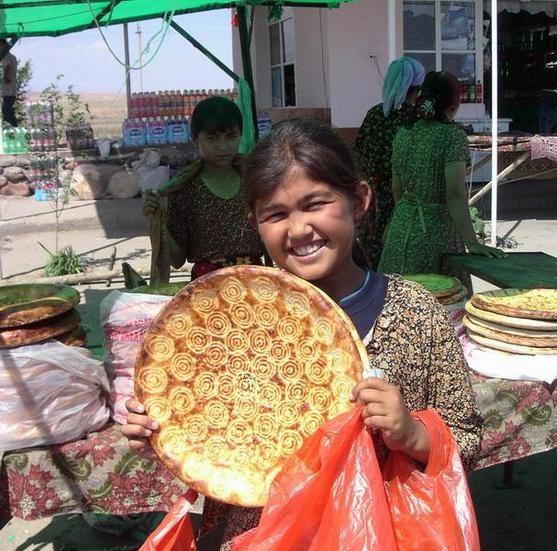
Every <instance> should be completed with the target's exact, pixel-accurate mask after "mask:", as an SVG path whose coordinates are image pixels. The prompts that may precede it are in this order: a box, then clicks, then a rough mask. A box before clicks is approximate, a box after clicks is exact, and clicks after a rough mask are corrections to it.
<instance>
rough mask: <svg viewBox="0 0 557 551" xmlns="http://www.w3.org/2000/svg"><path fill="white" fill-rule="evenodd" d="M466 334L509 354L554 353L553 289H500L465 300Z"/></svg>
mask: <svg viewBox="0 0 557 551" xmlns="http://www.w3.org/2000/svg"><path fill="white" fill-rule="evenodd" d="M465 308H466V315H465V316H464V318H463V323H464V326H465V327H466V331H467V333H468V337H469V338H470V340H471V341H473V342H474V343H475V344H476V345H477V346H478V347H480V348H481V347H486V348H489V349H495V350H501V351H503V352H509V353H512V354H529V355H540V354H546V355H548V354H551V355H552V354H557V289H500V290H497V291H487V292H485V293H477V294H475V295H473V296H472V298H471V299H470V300H469V301H468V302H467V303H466V307H465Z"/></svg>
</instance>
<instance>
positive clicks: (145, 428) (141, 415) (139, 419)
mask: <svg viewBox="0 0 557 551" xmlns="http://www.w3.org/2000/svg"><path fill="white" fill-rule="evenodd" d="M126 409H127V410H128V412H129V415H128V419H127V422H126V424H125V425H122V434H123V435H124V436H125V437H126V438H127V439H128V440H129V444H130V448H133V449H134V450H141V449H143V448H146V447H147V446H149V441H148V440H147V438H148V437H149V436H151V435H152V434H153V431H154V430H159V424H158V423H157V421H155V420H154V419H151V418H150V417H149V416H148V415H147V414H146V413H145V407H144V406H143V404H142V403H140V402H138V401H137V400H136V399H135V398H130V399H129V400H128V401H127V402H126Z"/></svg>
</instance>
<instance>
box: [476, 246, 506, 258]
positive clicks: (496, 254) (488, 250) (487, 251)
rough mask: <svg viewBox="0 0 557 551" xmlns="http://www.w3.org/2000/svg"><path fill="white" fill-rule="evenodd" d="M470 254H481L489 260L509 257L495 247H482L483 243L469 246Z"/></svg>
mask: <svg viewBox="0 0 557 551" xmlns="http://www.w3.org/2000/svg"><path fill="white" fill-rule="evenodd" d="M468 252H469V253H470V254H479V255H481V256H487V257H488V258H505V257H506V256H507V255H506V253H505V252H503V251H502V250H501V249H496V248H495V247H488V246H487V245H482V244H481V243H478V242H476V243H472V244H471V245H468Z"/></svg>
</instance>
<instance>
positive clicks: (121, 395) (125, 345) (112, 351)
mask: <svg viewBox="0 0 557 551" xmlns="http://www.w3.org/2000/svg"><path fill="white" fill-rule="evenodd" d="M172 298H173V297H167V296H159V295H143V294H137V293H122V292H121V291H112V293H110V294H109V295H108V296H106V297H105V298H104V299H103V300H102V302H101V306H100V310H101V311H100V318H101V327H102V329H103V332H104V337H105V344H104V348H105V358H104V363H105V366H106V370H107V373H108V377H109V379H110V395H109V399H108V405H109V407H110V409H111V410H112V418H113V419H114V420H115V421H116V422H117V423H125V422H126V418H127V415H128V414H127V410H126V407H125V403H126V400H128V398H131V397H132V396H133V378H134V374H135V358H136V356H137V353H138V351H139V347H140V345H141V343H142V341H143V337H144V336H145V333H147V330H148V329H149V327H150V325H151V322H152V321H153V319H154V318H155V316H156V315H157V314H158V313H159V312H160V310H161V309H162V307H163V306H164V305H165V304H166V303H167V302H169V301H170V300H171V299H172Z"/></svg>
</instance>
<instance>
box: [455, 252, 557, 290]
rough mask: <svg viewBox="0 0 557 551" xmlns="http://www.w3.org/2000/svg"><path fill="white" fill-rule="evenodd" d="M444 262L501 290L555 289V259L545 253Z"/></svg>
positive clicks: (472, 256)
mask: <svg viewBox="0 0 557 551" xmlns="http://www.w3.org/2000/svg"><path fill="white" fill-rule="evenodd" d="M447 261H448V262H449V263H450V264H452V265H453V266H455V267H457V268H460V269H463V270H465V271H467V272H469V273H470V274H471V275H475V276H477V277H479V278H480V279H483V280H485V281H487V282H489V283H492V284H493V285H496V286H497V287H501V288H502V289H534V288H538V287H545V288H549V289H557V258H555V257H554V256H551V255H549V254H546V253H542V252H530V253H526V252H524V253H522V252H521V253H508V255H507V257H506V258H488V257H486V256H480V255H475V254H451V255H447Z"/></svg>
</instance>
